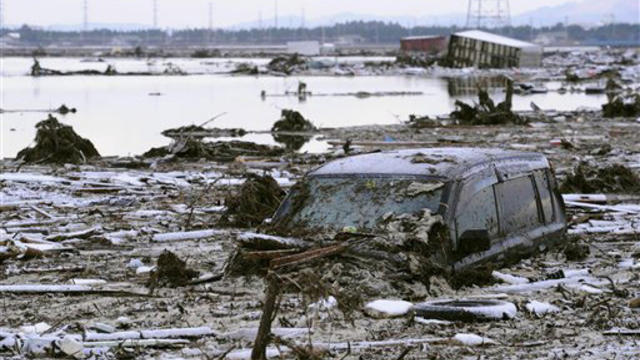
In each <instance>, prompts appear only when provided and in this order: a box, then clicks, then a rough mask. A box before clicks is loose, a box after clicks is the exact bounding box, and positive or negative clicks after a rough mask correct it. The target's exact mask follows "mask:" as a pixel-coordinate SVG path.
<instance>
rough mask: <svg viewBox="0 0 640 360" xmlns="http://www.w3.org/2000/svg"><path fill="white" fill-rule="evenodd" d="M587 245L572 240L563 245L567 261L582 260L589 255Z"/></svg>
mask: <svg viewBox="0 0 640 360" xmlns="http://www.w3.org/2000/svg"><path fill="white" fill-rule="evenodd" d="M590 253H591V251H590V250H589V245H587V244H584V243H581V242H577V241H573V242H570V243H568V244H567V245H566V246H565V247H564V256H565V257H566V258H567V260H568V261H582V260H585V259H586V258H587V257H589V254H590Z"/></svg>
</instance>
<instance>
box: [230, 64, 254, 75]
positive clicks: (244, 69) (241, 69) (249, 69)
mask: <svg viewBox="0 0 640 360" xmlns="http://www.w3.org/2000/svg"><path fill="white" fill-rule="evenodd" d="M231 73H232V74H245V75H258V74H259V73H260V71H259V70H258V67H257V66H255V65H253V64H250V63H245V62H242V63H238V64H237V65H236V67H235V69H233V70H232V71H231Z"/></svg>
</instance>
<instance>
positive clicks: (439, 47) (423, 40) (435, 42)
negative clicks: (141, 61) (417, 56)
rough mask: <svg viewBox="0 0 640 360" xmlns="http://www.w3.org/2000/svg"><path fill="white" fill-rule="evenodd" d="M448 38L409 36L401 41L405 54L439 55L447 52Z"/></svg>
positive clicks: (401, 47) (439, 36)
mask: <svg viewBox="0 0 640 360" xmlns="http://www.w3.org/2000/svg"><path fill="white" fill-rule="evenodd" d="M446 48H447V37H446V36H441V35H425V36H409V37H405V38H402V39H400V49H401V50H402V52H404V53H427V54H433V53H439V52H441V51H444V50H446Z"/></svg>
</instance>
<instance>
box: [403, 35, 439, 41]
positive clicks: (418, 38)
mask: <svg viewBox="0 0 640 360" xmlns="http://www.w3.org/2000/svg"><path fill="white" fill-rule="evenodd" d="M444 37H445V36H444V35H419V36H407V37H403V38H402V39H400V40H429V39H441V38H444Z"/></svg>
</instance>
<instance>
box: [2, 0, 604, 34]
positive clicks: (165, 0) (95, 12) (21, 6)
mask: <svg viewBox="0 0 640 360" xmlns="http://www.w3.org/2000/svg"><path fill="white" fill-rule="evenodd" d="M0 1H3V3H4V8H5V15H4V21H5V23H7V24H12V25H18V24H25V23H26V24H31V25H39V26H48V25H62V24H81V23H82V19H83V11H82V4H83V0H0ZM88 1H89V22H91V23H135V24H149V25H150V24H151V23H152V19H153V17H152V10H151V9H152V0H88ZM574 1H575V0H574ZM589 1H595V0H589ZM597 1H606V0H597ZM209 2H212V3H213V7H214V25H215V26H216V27H227V26H231V25H235V24H238V23H246V22H254V21H257V19H258V15H259V13H262V16H263V18H264V19H272V18H273V14H274V2H275V0H158V6H159V24H160V26H161V27H174V28H184V27H206V26H207V24H208V22H209V20H208V19H209V15H208V14H209V11H208V4H209ZM567 2H571V0H535V1H534V0H511V1H510V3H511V12H512V14H514V15H517V14H518V13H522V12H525V11H529V10H532V9H535V8H538V7H541V6H550V5H559V4H563V3H567ZM278 7H279V14H280V16H281V17H286V16H290V15H293V16H300V15H301V13H302V9H303V7H304V9H305V14H306V18H307V19H309V20H312V19H319V18H326V17H330V16H331V15H333V14H341V13H357V14H366V15H373V16H381V17H383V16H412V15H414V16H416V17H418V16H420V17H422V16H431V15H433V16H434V17H435V16H437V15H438V14H448V13H459V12H465V11H466V7H467V0H445V1H442V0H278ZM283 25H287V24H283Z"/></svg>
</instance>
